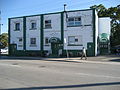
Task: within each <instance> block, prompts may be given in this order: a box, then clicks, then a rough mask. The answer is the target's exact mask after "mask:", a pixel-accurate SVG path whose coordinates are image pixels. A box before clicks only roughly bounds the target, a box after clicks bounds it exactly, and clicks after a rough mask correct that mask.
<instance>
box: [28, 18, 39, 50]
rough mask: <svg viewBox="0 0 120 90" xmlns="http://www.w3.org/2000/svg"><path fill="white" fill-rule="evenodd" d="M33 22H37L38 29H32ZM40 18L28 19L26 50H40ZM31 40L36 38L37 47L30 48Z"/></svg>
mask: <svg viewBox="0 0 120 90" xmlns="http://www.w3.org/2000/svg"><path fill="white" fill-rule="evenodd" d="M31 21H35V22H36V25H37V26H36V27H37V28H36V29H33V30H32V29H31ZM40 37H41V35H40V16H32V17H26V50H40V45H41V44H40V43H41V40H40ZM30 38H36V41H37V42H36V46H30Z"/></svg>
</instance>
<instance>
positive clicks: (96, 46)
mask: <svg viewBox="0 0 120 90" xmlns="http://www.w3.org/2000/svg"><path fill="white" fill-rule="evenodd" d="M95 30H96V31H95V56H96V55H97V54H99V51H98V45H97V43H98V42H97V38H98V15H97V12H96V11H95Z"/></svg>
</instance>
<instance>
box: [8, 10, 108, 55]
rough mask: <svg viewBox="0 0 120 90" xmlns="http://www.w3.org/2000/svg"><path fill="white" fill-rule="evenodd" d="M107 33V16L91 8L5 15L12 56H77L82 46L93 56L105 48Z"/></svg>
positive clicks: (106, 51) (106, 48) (102, 51)
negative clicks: (15, 15)
mask: <svg viewBox="0 0 120 90" xmlns="http://www.w3.org/2000/svg"><path fill="white" fill-rule="evenodd" d="M106 25H107V26H106ZM108 32H109V33H108ZM106 33H107V36H106ZM102 34H103V35H102ZM101 35H102V36H103V37H104V36H105V37H104V38H107V41H106V43H107V44H103V43H102V42H105V41H104V40H102V39H104V38H102V37H101ZM109 36H110V19H109V18H98V16H97V13H96V11H95V10H94V9H86V10H75V11H67V12H66V11H64V12H57V13H48V14H39V15H31V16H22V17H14V18H9V54H10V55H12V56H13V55H15V56H31V55H33V56H52V57H54V56H55V57H57V56H66V55H67V54H69V56H80V54H81V50H82V48H83V47H85V48H86V51H87V55H88V56H96V55H98V54H103V53H104V54H105V53H108V52H109ZM100 42H101V43H100ZM105 45H107V46H105Z"/></svg>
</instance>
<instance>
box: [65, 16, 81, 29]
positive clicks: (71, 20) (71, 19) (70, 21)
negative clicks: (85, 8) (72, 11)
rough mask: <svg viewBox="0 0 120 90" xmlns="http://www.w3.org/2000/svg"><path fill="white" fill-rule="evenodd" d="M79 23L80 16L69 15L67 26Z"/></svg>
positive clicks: (78, 24)
mask: <svg viewBox="0 0 120 90" xmlns="http://www.w3.org/2000/svg"><path fill="white" fill-rule="evenodd" d="M80 25H81V17H69V18H68V22H67V26H70V27H71V26H80Z"/></svg>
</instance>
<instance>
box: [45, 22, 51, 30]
mask: <svg viewBox="0 0 120 90" xmlns="http://www.w3.org/2000/svg"><path fill="white" fill-rule="evenodd" d="M45 28H52V27H51V20H45Z"/></svg>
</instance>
